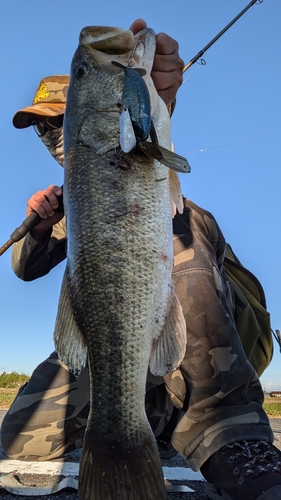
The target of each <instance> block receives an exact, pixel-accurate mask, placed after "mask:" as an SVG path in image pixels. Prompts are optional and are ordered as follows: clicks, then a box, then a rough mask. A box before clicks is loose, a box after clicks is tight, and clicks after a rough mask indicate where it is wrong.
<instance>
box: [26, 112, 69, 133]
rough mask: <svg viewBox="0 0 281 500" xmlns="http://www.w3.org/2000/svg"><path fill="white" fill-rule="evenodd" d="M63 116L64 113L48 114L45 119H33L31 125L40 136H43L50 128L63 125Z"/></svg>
mask: <svg viewBox="0 0 281 500" xmlns="http://www.w3.org/2000/svg"><path fill="white" fill-rule="evenodd" d="M63 116H64V115H57V116H48V118H45V119H44V121H33V122H32V123H31V125H32V126H33V128H34V130H35V132H36V134H37V135H38V137H43V136H44V135H45V134H46V133H47V132H49V131H50V130H55V129H56V128H60V127H62V124H63Z"/></svg>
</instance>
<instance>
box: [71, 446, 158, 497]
mask: <svg viewBox="0 0 281 500" xmlns="http://www.w3.org/2000/svg"><path fill="white" fill-rule="evenodd" d="M78 499H79V500H96V499H98V500H144V499H145V500H167V492H166V487H165V483H164V477H163V472H162V466H161V460H160V457H159V453H158V450H157V445H156V443H154V442H153V441H152V439H147V440H146V441H145V442H143V444H142V446H141V447H140V446H138V447H136V448H133V449H130V450H126V451H124V450H122V451H119V452H118V451H117V450H112V449H111V450H106V448H105V447H101V448H100V451H99V452H97V449H96V448H95V455H94V454H93V452H92V451H91V442H90V441H87V439H85V442H84V446H83V452H82V458H81V461H80V472H79V488H78Z"/></svg>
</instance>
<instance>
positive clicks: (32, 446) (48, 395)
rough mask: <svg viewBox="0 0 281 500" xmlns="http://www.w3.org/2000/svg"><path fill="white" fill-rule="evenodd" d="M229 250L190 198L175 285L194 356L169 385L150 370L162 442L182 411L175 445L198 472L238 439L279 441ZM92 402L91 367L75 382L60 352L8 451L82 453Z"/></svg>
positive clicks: (8, 423)
mask: <svg viewBox="0 0 281 500" xmlns="http://www.w3.org/2000/svg"><path fill="white" fill-rule="evenodd" d="M61 238H62V239H63V238H65V233H64V234H63V235H62V237H61ZM58 244H59V238H58ZM46 248H47V244H46ZM33 251H36V247H35V250H33ZM42 251H43V250H42ZM46 251H47V250H46ZM52 252H55V247H53V248H52ZM224 253H225V240H224V237H223V235H222V233H221V231H220V228H219V227H218V225H217V223H216V221H215V220H214V218H213V216H212V215H211V214H210V213H209V212H206V211H204V210H202V209H201V208H199V207H198V206H196V205H195V204H193V203H192V202H191V201H189V200H185V209H184V213H183V215H179V214H177V215H176V216H175V219H174V269H173V281H174V284H175V287H176V292H177V295H178V297H179V299H180V302H181V304H182V307H183V311H184V315H185V318H186V325H187V349H186V356H185V358H184V360H183V362H182V364H181V367H180V368H179V369H177V370H176V371H175V372H173V373H172V374H169V375H166V376H165V377H164V379H162V378H161V377H154V376H152V375H151V374H150V373H149V374H148V379H147V388H146V412H147V415H148V419H149V421H150V424H151V427H152V429H153V432H154V434H155V436H156V437H158V436H160V435H162V434H163V433H164V434H165V429H167V428H168V427H169V431H170V434H172V431H173V428H172V429H171V426H169V422H170V419H171V415H172V414H173V411H174V409H175V408H178V409H179V410H180V413H183V417H182V418H181V419H180V421H179V423H178V424H177V426H176V428H175V430H174V432H173V436H172V442H173V445H174V447H175V448H176V449H177V450H178V451H179V452H180V453H181V454H182V455H183V456H185V457H186V458H187V460H188V463H189V466H190V467H191V468H192V469H194V470H198V469H199V468H200V467H201V466H202V464H203V463H204V462H205V461H206V460H207V459H208V458H209V457H210V456H211V455H212V454H213V453H214V452H216V451H217V450H218V449H220V448H222V447H223V446H225V445H226V444H229V443H232V442H234V441H237V440H239V439H241V440H242V439H251V440H260V439H263V440H265V441H268V442H272V440H273V434H272V431H271V428H270V426H269V421H268V418H267V416H266V414H265V413H264V411H263V409H262V402H263V392H262V389H261V386H260V382H259V379H258V377H257V375H256V372H255V370H254V369H253V367H252V366H251V365H250V363H249V362H248V361H247V359H246V356H245V354H244V350H243V347H242V344H241V342H240V339H239V336H238V333H237V331H236V328H235V322H234V319H233V308H234V304H233V296H232V291H231V288H230V285H229V283H228V281H227V278H226V276H225V274H224V270H223V265H222V264H223V260H224ZM54 260H55V259H54ZM30 261H31V262H32V258H31V259H30ZM88 399H89V385H88V374H87V369H85V370H84V372H82V374H81V375H80V377H79V378H78V379H77V380H76V379H75V378H74V377H73V375H71V374H70V373H69V371H68V369H67V368H66V367H65V366H64V365H63V364H62V363H61V362H60V361H59V360H58V358H57V355H56V353H53V354H52V355H51V356H50V357H49V358H48V359H47V360H46V361H45V362H43V363H42V364H41V365H39V366H38V367H37V368H36V370H35V371H34V373H33V375H32V377H31V379H30V381H29V382H28V384H27V385H26V387H24V388H23V390H22V392H21V393H20V394H19V395H18V397H17V398H16V400H15V402H14V403H13V405H12V407H11V408H10V411H9V412H8V413H7V414H6V417H5V418H4V421H3V424H2V445H3V449H4V450H5V452H6V453H7V455H9V456H10V457H12V458H17V459H20V460H49V459H52V458H55V457H59V456H61V455H63V454H64V453H66V452H68V451H71V450H73V449H76V448H79V447H81V446H82V440H83V435H84V431H85V426H86V421H87V415H88V411H89V401H88ZM180 413H179V414H180Z"/></svg>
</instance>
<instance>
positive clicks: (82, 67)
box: [73, 62, 89, 78]
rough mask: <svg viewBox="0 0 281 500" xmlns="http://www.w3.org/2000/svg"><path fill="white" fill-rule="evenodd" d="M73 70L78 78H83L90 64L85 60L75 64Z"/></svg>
mask: <svg viewBox="0 0 281 500" xmlns="http://www.w3.org/2000/svg"><path fill="white" fill-rule="evenodd" d="M73 70H74V74H75V76H76V78H82V76H84V75H86V74H87V73H88V72H89V65H88V64H87V63H85V62H79V63H77V64H76V65H75V66H74V68H73Z"/></svg>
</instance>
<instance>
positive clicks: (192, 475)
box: [163, 467, 205, 481]
mask: <svg viewBox="0 0 281 500" xmlns="http://www.w3.org/2000/svg"><path fill="white" fill-rule="evenodd" d="M163 474H164V477H165V478H166V479H169V481H205V479H204V477H203V476H202V474H201V472H200V471H198V472H194V471H193V470H191V469H189V468H188V467H186V468H185V467H163Z"/></svg>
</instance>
